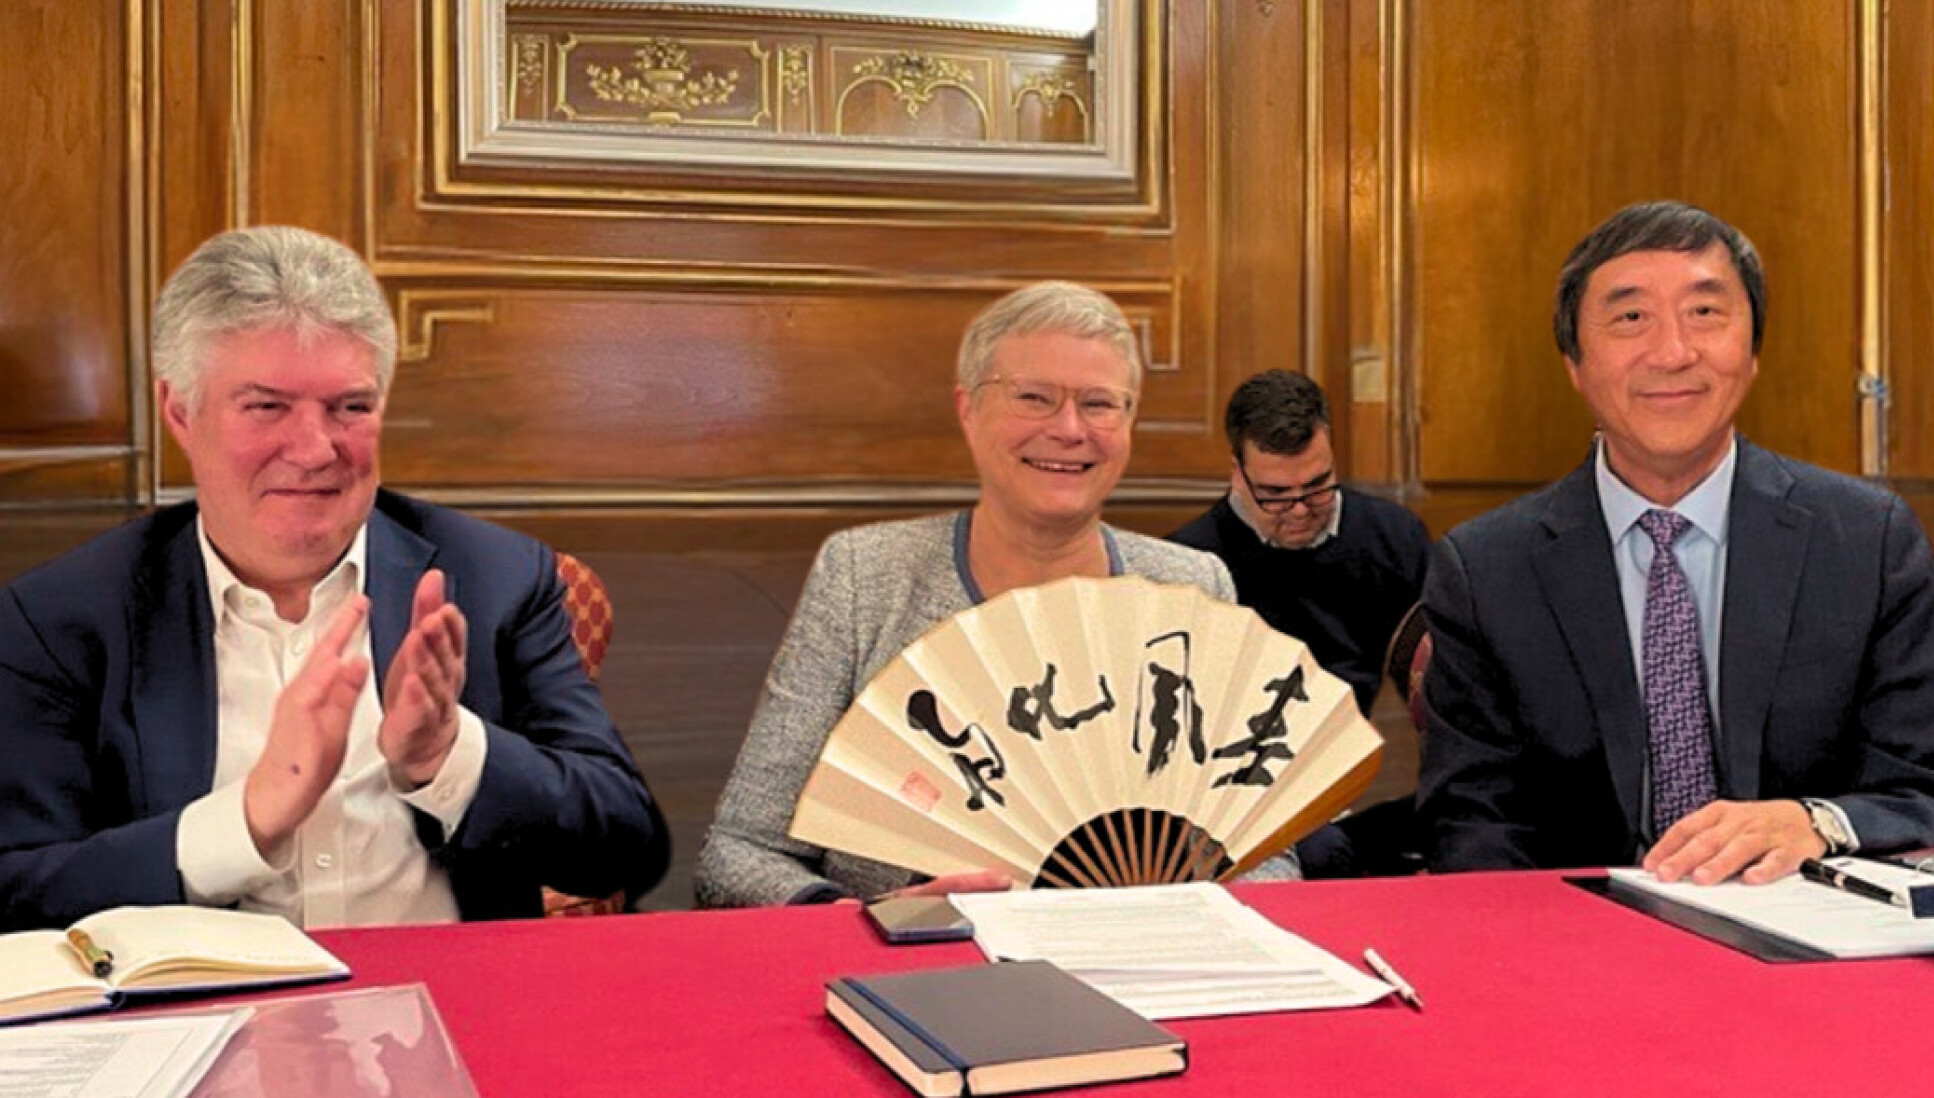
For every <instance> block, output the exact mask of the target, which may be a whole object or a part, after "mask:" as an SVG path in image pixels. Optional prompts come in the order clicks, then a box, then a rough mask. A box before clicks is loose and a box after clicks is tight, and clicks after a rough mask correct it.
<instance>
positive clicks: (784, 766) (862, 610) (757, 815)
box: [697, 514, 1295, 907]
mask: <svg viewBox="0 0 1934 1098" xmlns="http://www.w3.org/2000/svg"><path fill="white" fill-rule="evenodd" d="M957 521H958V515H956V514H943V515H929V516H926V517H924V518H917V519H908V520H904V521H899V522H883V523H876V524H873V525H869V526H861V527H856V528H854V529H851V530H844V531H841V532H840V533H837V534H834V535H833V536H832V537H831V538H828V539H827V541H826V544H825V545H823V546H821V547H820V550H819V557H818V559H817V560H815V561H814V562H813V568H812V572H811V574H810V575H809V576H807V578H806V587H805V591H804V592H803V593H802V594H801V595H800V597H799V607H798V609H797V610H796V611H795V612H794V614H793V619H792V625H791V626H790V627H789V628H788V629H787V630H786V637H785V640H784V642H783V643H782V644H781V645H780V648H779V652H778V655H776V656H775V657H773V661H772V670H771V671H770V672H769V673H768V674H767V676H766V684H765V692H764V694H763V695H762V696H761V698H760V699H759V706H758V709H757V710H756V711H755V712H754V713H753V716H752V727H751V730H750V731H749V732H748V733H747V734H746V739H745V746H744V747H743V748H741V749H740V752H739V760H738V763H737V764H736V765H735V766H734V767H733V768H732V776H731V778H730V779H729V780H728V781H727V782H726V786H725V793H724V795H723V796H722V797H721V798H720V800H719V807H718V816H717V819H716V820H715V821H714V823H713V825H712V830H711V833H710V834H709V835H708V836H707V837H706V841H705V847H704V849H703V850H702V851H701V852H700V853H699V858H698V877H697V893H698V903H699V906H701V907H736V906H754V905H764V904H781V903H788V902H800V901H805V900H821V899H831V898H834V897H838V896H872V895H875V894H877V893H880V892H885V891H888V890H890V889H894V888H899V887H902V886H904V885H906V884H908V883H910V882H911V881H912V880H913V877H912V875H911V874H910V873H908V872H907V871H906V870H904V869H900V868H898V867H895V866H890V865H884V864H881V863H879V862H875V861H871V860H869V859H865V858H859V857H854V856H851V855H847V854H842V853H839V852H837V851H831V850H825V849H822V848H820V847H816V846H811V845H808V844H805V843H801V842H797V841H795V840H793V839H790V838H788V837H787V836H786V830H787V828H788V826H789V825H790V824H791V822H792V812H793V808H794V806H795V805H796V804H797V803H798V800H799V793H800V790H801V789H802V788H803V787H804V786H805V784H806V777H807V775H808V774H809V773H811V771H812V768H813V764H814V763H815V762H817V761H818V759H819V753H820V750H821V749H822V748H823V747H824V746H825V742H826V737H827V735H828V734H829V733H831V731H832V729H833V725H834V724H835V723H837V722H838V720H839V718H840V716H841V715H842V714H844V713H845V712H846V709H847V707H848V706H849V705H851V704H852V702H853V699H854V698H856V697H858V696H859V693H860V691H861V690H863V689H864V688H865V687H866V684H867V683H869V682H871V681H872V679H873V676H874V675H875V674H876V673H877V672H878V671H879V670H880V668H881V667H883V666H885V665H886V664H887V662H888V661H890V660H891V659H893V657H894V656H897V655H899V654H900V651H901V650H902V649H904V648H905V647H906V646H907V645H908V644H911V643H912V642H913V641H914V640H916V639H918V638H919V637H920V635H921V634H923V633H925V632H926V631H927V630H928V629H930V628H932V627H933V626H934V625H937V624H938V623H940V622H942V621H945V620H946V619H947V618H950V617H952V616H953V615H955V614H957V613H959V612H961V611H962V610H966V609H968V608H969V607H971V606H972V605H973V601H972V599H971V597H970V596H969V594H968V591H967V588H966V586H965V585H964V584H963V583H962V580H961V569H960V567H959V566H958V564H957V563H956V551H955V524H956V522H957ZM1104 531H1105V534H1106V536H1107V537H1108V538H1109V539H1110V541H1111V542H1112V545H1113V549H1114V554H1113V555H1114V556H1115V558H1116V559H1117V561H1118V562H1119V566H1120V570H1121V571H1122V572H1124V573H1129V574H1133V575H1139V576H1145V577H1147V578H1149V579H1152V580H1156V581H1158V582H1161V583H1187V584H1193V585H1194V586H1196V587H1200V588H1201V589H1203V590H1204V591H1207V592H1208V593H1210V594H1212V595H1214V596H1216V597H1217V598H1220V599H1225V600H1228V601H1230V602H1233V601H1235V584H1234V583H1233V582H1232V581H1231V580H1230V579H1229V573H1228V570H1227V569H1225V568H1224V567H1223V565H1222V562H1221V561H1220V560H1217V559H1216V558H1215V557H1213V556H1211V555H1210V554H1208V553H1202V552H1198V551H1196V550H1193V549H1187V548H1184V547H1182V546H1180V545H1174V544H1171V543H1169V542H1164V541H1157V540H1155V539H1153V538H1145V537H1142V536H1141V535H1139V534H1131V533H1128V532H1126V531H1121V530H1115V529H1112V528H1104ZM1294 875H1295V868H1294V863H1293V862H1287V861H1285V860H1283V859H1273V860H1272V861H1271V862H1269V863H1265V865H1264V867H1263V869H1262V870H1260V871H1258V872H1257V873H1256V874H1252V876H1265V877H1267V876H1278V877H1281V876H1294Z"/></svg>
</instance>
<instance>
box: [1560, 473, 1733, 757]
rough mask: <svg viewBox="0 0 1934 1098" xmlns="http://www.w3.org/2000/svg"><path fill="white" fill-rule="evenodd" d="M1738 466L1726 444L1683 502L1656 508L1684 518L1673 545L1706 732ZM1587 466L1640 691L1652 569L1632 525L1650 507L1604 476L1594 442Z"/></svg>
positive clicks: (1714, 691) (1649, 552)
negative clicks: (1690, 622) (1700, 660)
mask: <svg viewBox="0 0 1934 1098" xmlns="http://www.w3.org/2000/svg"><path fill="white" fill-rule="evenodd" d="M1738 463H1739V440H1738V439H1737V438H1735V439H1734V440H1733V441H1732V443H1731V444H1730V445H1729V446H1727V447H1726V456H1725V458H1723V459H1722V460H1721V461H1720V462H1719V467H1718V468H1716V469H1714V470H1713V471H1712V472H1711V473H1709V474H1707V476H1706V479H1704V480H1702V481H1700V482H1699V484H1698V486H1697V487H1695V488H1693V490H1692V491H1690V492H1687V493H1686V494H1685V496H1684V498H1682V499H1680V500H1679V502H1677V503H1675V504H1673V505H1672V506H1670V507H1667V508H1663V510H1667V511H1673V512H1676V513H1678V514H1680V515H1683V516H1685V518H1686V520H1687V521H1689V522H1690V523H1692V527H1691V529H1689V530H1687V531H1686V532H1685V533H1684V534H1682V535H1680V537H1679V541H1678V544H1676V545H1675V546H1674V547H1673V555H1674V556H1676V557H1678V558H1679V568H1680V570H1681V571H1683V572H1684V573H1685V574H1686V584H1687V585H1688V586H1689V587H1690V588H1691V590H1692V602H1693V605H1694V606H1695V607H1697V608H1698V611H1699V651H1700V653H1701V655H1703V656H1704V657H1705V660H1706V704H1707V705H1708V706H1709V707H1711V711H1712V727H1713V731H1714V732H1715V733H1717V732H1719V731H1720V727H1719V623H1720V622H1721V621H1722V620H1724V619H1723V617H1722V614H1723V612H1724V611H1725V608H1726V530H1727V525H1728V520H1729V519H1730V518H1731V516H1732V506H1733V467H1734V466H1735V465H1737V464H1738ZM1594 464H1595V468H1596V470H1597V475H1598V506H1599V508H1600V509H1601V510H1602V511H1603V512H1604V514H1605V531H1606V533H1608V534H1610V535H1611V538H1612V560H1613V563H1614V564H1615V565H1616V566H1617V568H1618V594H1619V599H1620V601H1621V602H1622V603H1623V604H1624V606H1625V632H1626V635H1627V637H1628V638H1629V639H1630V641H1631V644H1632V669H1633V670H1634V671H1635V672H1637V674H1638V677H1639V692H1640V695H1641V696H1643V695H1644V690H1645V578H1646V576H1647V575H1648V574H1649V573H1650V572H1651V570H1652V557H1653V554H1654V551H1655V550H1654V548H1653V545H1652V537H1651V535H1649V534H1647V533H1646V532H1645V531H1644V530H1643V529H1641V528H1640V527H1639V524H1638V522H1639V516H1640V515H1643V514H1645V512H1647V511H1650V510H1652V509H1653V508H1654V507H1656V506H1657V504H1654V503H1653V502H1651V501H1650V500H1648V499H1646V498H1645V497H1644V496H1641V495H1639V494H1638V493H1637V492H1634V491H1632V489H1631V488H1629V487H1627V486H1626V484H1625V482H1624V481H1622V480H1620V479H1618V477H1617V475H1615V474H1614V473H1613V472H1612V467H1611V465H1610V464H1609V463H1608V462H1607V461H1606V458H1605V444H1604V442H1603V440H1600V442H1599V444H1598V457H1597V460H1596V462H1595V463H1594Z"/></svg>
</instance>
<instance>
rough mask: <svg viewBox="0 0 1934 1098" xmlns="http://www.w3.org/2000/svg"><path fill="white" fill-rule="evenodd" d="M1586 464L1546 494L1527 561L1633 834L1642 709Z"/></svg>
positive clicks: (1642, 749)
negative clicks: (1541, 535)
mask: <svg viewBox="0 0 1934 1098" xmlns="http://www.w3.org/2000/svg"><path fill="white" fill-rule="evenodd" d="M1592 468H1593V467H1592V462H1591V461H1590V460H1587V461H1586V462H1585V464H1584V465H1583V466H1582V467H1580V468H1579V469H1578V470H1577V471H1575V472H1573V473H1572V474H1571V475H1570V476H1569V477H1566V478H1565V479H1564V480H1563V481H1561V482H1560V483H1559V485H1558V487H1557V489H1556V490H1555V491H1554V492H1553V493H1552V495H1551V500H1550V503H1549V504H1548V506H1547V507H1546V509H1545V513H1544V515H1543V516H1542V520H1543V522H1544V526H1545V529H1546V531H1547V533H1549V534H1550V540H1549V541H1547V542H1545V543H1544V544H1543V545H1541V546H1539V547H1537V548H1536V549H1534V550H1533V551H1532V556H1531V560H1532V565H1533V567H1534V569H1535V571H1536V572H1537V575H1538V582H1539V584H1540V585H1541V586H1542V588H1543V590H1544V594H1545V598H1546V600H1547V601H1548V602H1549V603H1550V604H1551V609H1552V613H1553V614H1554V615H1555V616H1556V618H1557V622H1558V629H1559V631H1560V632H1561V633H1562V634H1563V635H1564V638H1565V645H1566V647H1567V648H1568V649H1570V652H1571V659H1572V664H1573V666H1575V667H1576V668H1577V669H1578V675H1579V678H1580V679H1581V680H1582V681H1583V683H1584V686H1585V693H1586V695H1587V696H1588V697H1589V698H1590V701H1591V708H1592V713H1591V716H1592V717H1594V718H1595V719H1596V721H1597V724H1598V728H1599V734H1600V737H1601V739H1602V740H1603V742H1604V745H1605V761H1606V764H1607V765H1608V766H1610V768H1611V780H1612V786H1613V788H1614V789H1615V790H1616V791H1617V793H1618V802H1619V807H1620V808H1622V809H1623V810H1624V812H1625V818H1626V822H1627V823H1628V824H1629V825H1630V827H1631V828H1632V830H1633V833H1634V834H1639V833H1642V832H1643V828H1642V827H1641V826H1640V812H1641V809H1642V806H1643V804H1644V790H1643V775H1644V774H1645V756H1646V733H1645V715H1644V709H1643V707H1642V706H1641V705H1640V701H1639V692H1638V673H1637V671H1636V670H1635V669H1634V668H1633V667H1632V642H1631V638H1630V635H1629V634H1628V633H1627V632H1626V627H1625V610H1624V603H1623V601H1622V600H1621V598H1620V596H1619V589H1618V573H1617V570H1616V567H1615V565H1614V563H1613V560H1612V545H1611V539H1610V538H1609V537H1607V536H1606V533H1605V515H1604V512H1603V511H1602V510H1601V509H1600V508H1599V504H1598V487H1597V485H1596V483H1595V482H1594V480H1593V471H1592Z"/></svg>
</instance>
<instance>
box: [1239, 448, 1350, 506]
mask: <svg viewBox="0 0 1934 1098" xmlns="http://www.w3.org/2000/svg"><path fill="white" fill-rule="evenodd" d="M1236 473H1237V474H1238V475H1239V476H1241V477H1242V482H1243V483H1244V484H1246V485H1248V486H1249V498H1250V499H1252V500H1255V501H1256V506H1257V507H1260V508H1262V509H1263V511H1264V512H1265V513H1267V514H1271V515H1286V514H1288V513H1289V512H1290V511H1293V510H1295V508H1296V505H1297V504H1299V503H1300V504H1302V505H1303V506H1304V507H1305V508H1307V509H1309V510H1311V511H1315V510H1317V509H1318V508H1322V507H1328V506H1329V505H1330V501H1331V500H1333V499H1335V498H1336V492H1337V489H1338V488H1340V487H1341V485H1338V484H1335V483H1331V484H1325V485H1324V486H1323V487H1321V488H1317V489H1314V490H1312V491H1308V492H1297V493H1295V494H1293V495H1280V494H1270V495H1264V494H1263V493H1262V492H1260V491H1257V489H1256V482H1255V481H1253V480H1250V479H1249V470H1247V469H1244V468H1243V467H1242V463H1241V462H1239V461H1238V462H1236ZM1325 475H1328V476H1334V475H1335V474H1333V473H1332V474H1325Z"/></svg>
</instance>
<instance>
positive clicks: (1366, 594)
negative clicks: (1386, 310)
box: [1169, 370, 1430, 877]
mask: <svg viewBox="0 0 1934 1098" xmlns="http://www.w3.org/2000/svg"><path fill="white" fill-rule="evenodd" d="M1223 422H1224V427H1225V429H1226V432H1227V434H1228V437H1229V450H1230V462H1229V492H1228V494H1227V495H1225V496H1223V497H1222V499H1221V500H1220V501H1218V502H1217V503H1216V505H1215V506H1213V507H1211V508H1209V510H1208V511H1207V512H1206V513H1205V514H1203V515H1201V516H1200V517H1199V518H1197V519H1195V521H1193V522H1191V523H1189V524H1188V525H1187V526H1184V527H1182V528H1181V529H1180V530H1177V531H1175V532H1174V533H1173V534H1170V535H1169V538H1170V540H1172V541H1177V542H1180V543H1182V544H1183V545H1188V546H1192V547H1194V548H1197V549H1203V550H1206V551H1208V552H1211V553H1214V554H1215V555H1216V556H1218V557H1221V558H1222V561H1223V563H1224V564H1226V565H1228V567H1229V572H1230V574H1231V575H1232V576H1234V577H1235V581H1236V599H1237V601H1239V602H1240V603H1242V605H1244V606H1247V607H1250V608H1252V609H1254V610H1255V611H1256V612H1257V613H1258V614H1260V615H1262V619H1263V620H1264V621H1266V622H1268V623H1269V624H1270V626H1271V627H1272V628H1274V629H1276V630H1278V631H1279V632H1283V633H1287V634H1289V635H1290V636H1292V637H1295V638H1296V639H1298V640H1300V641H1302V642H1303V643H1304V644H1307V645H1309V649H1310V654H1311V655H1312V656H1314V657H1315V659H1316V662H1317V663H1319V664H1321V665H1322V666H1323V668H1324V669H1325V670H1327V671H1329V672H1330V673H1331V674H1334V675H1336V676H1337V677H1338V678H1341V679H1342V680H1343V681H1345V682H1347V683H1349V684H1350V688H1351V690H1352V691H1354V693H1355V695H1356V700H1357V707H1358V708H1359V709H1361V710H1362V711H1363V714H1364V715H1365V716H1368V715H1369V714H1370V709H1371V707H1372V706H1373V705H1374V704H1375V703H1376V698H1377V692H1378V690H1380V689H1381V688H1382V685H1383V678H1384V656H1385V653H1386V652H1387V651H1388V650H1389V647H1390V639H1391V637H1392V635H1394V634H1395V633H1396V631H1397V627H1398V626H1399V625H1400V624H1402V622H1403V619H1404V615H1405V614H1407V613H1409V612H1410V609H1411V607H1413V606H1415V605H1416V603H1417V600H1418V598H1419V597H1421V595H1422V593H1423V587H1424V570H1425V567H1426V563H1427V561H1428V558H1429V553H1430V535H1429V533H1428V532H1427V531H1426V530H1425V529H1424V524H1423V522H1422V521H1421V520H1420V519H1418V518H1417V516H1416V515H1413V514H1411V513H1410V511H1409V510H1407V509H1406V508H1404V507H1403V506H1402V505H1401V504H1397V503H1393V502H1391V501H1390V500H1386V499H1383V498H1381V497H1378V496H1372V495H1366V494H1364V493H1361V492H1352V491H1348V490H1346V489H1345V488H1343V487H1342V486H1341V485H1339V484H1338V483H1337V480H1336V460H1335V456H1334V453H1333V452H1332V450H1331V446H1330V412H1329V402H1328V401H1327V400H1326V399H1325V398H1324V395H1323V390H1322V388H1321V387H1320V386H1318V385H1317V384H1316V382H1314V381H1312V380H1310V379H1309V378H1308V377H1305V376H1304V375H1302V374H1298V373H1292V372H1290V371H1288V370H1269V371H1267V372H1264V373H1260V374H1257V375H1256V376H1254V377H1252V378H1250V379H1248V380H1247V381H1245V382H1243V383H1242V384H1241V385H1240V386H1238V387H1237V389H1236V391H1235V393H1234V394H1233V395H1232V396H1231V397H1230V398H1229V407H1228V411H1227V413H1226V415H1225V416H1224V420H1223ZM1409 818H1410V808H1409V805H1408V804H1407V803H1403V802H1393V803H1392V804H1389V805H1380V806H1377V809H1375V810H1372V813H1366V814H1363V815H1359V816H1354V817H1347V818H1346V819H1345V820H1344V821H1342V823H1341V825H1340V826H1341V829H1340V830H1338V829H1336V828H1325V829H1323V830H1322V831H1319V832H1318V833H1317V834H1315V835H1313V836H1311V837H1310V838H1309V839H1307V840H1305V841H1304V842H1303V843H1301V844H1299V845H1298V854H1299V855H1300V856H1301V858H1302V860H1303V872H1304V873H1305V875H1307V876H1311V877H1325V876H1354V875H1357V874H1359V873H1364V872H1387V871H1394V870H1396V869H1398V868H1400V865H1399V863H1397V862H1396V861H1394V860H1393V859H1396V858H1398V857H1399V856H1401V855H1402V854H1404V853H1406V852H1407V851H1408V850H1409V849H1411V848H1413V847H1414V846H1415V845H1416V844H1415V842H1414V839H1413V837H1412V836H1411V835H1410V834H1409Z"/></svg>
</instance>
